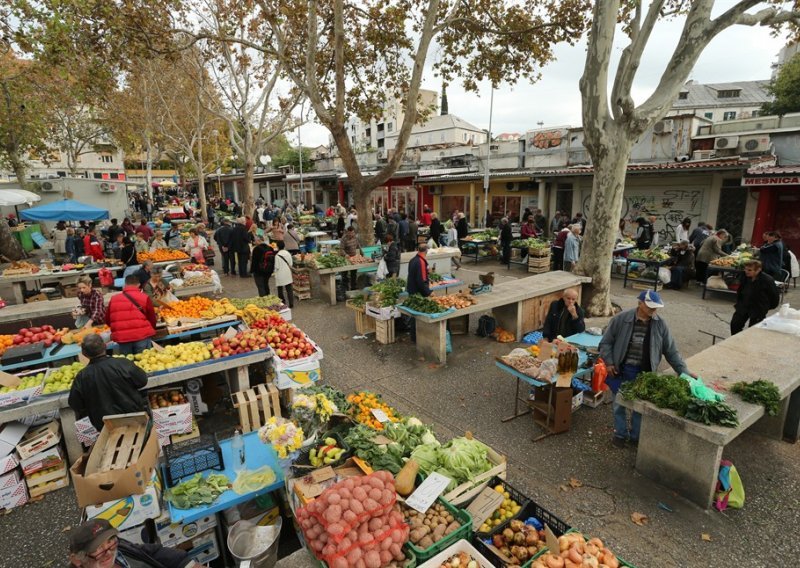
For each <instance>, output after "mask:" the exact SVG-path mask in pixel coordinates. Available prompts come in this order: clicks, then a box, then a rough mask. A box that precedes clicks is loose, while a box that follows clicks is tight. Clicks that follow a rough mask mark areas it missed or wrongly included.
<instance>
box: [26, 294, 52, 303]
mask: <svg viewBox="0 0 800 568" xmlns="http://www.w3.org/2000/svg"><path fill="white" fill-rule="evenodd" d="M49 299H50V298H48V297H47V294H42V293H41V292H40V293H38V294H36V295H35V296H31V297H30V298H27V299H26V300H25V303H26V304H32V303H34V302H46V301H47V300H49Z"/></svg>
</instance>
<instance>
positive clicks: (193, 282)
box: [181, 273, 214, 288]
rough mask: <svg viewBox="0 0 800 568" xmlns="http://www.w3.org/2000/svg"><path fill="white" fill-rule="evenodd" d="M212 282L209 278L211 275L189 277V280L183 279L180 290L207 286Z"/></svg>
mask: <svg viewBox="0 0 800 568" xmlns="http://www.w3.org/2000/svg"><path fill="white" fill-rule="evenodd" d="M213 282H214V280H213V279H212V278H211V274H208V273H206V274H202V275H200V276H190V277H189V278H184V279H183V286H181V287H182V288H191V287H192V286H208V285H209V284H212V283H213Z"/></svg>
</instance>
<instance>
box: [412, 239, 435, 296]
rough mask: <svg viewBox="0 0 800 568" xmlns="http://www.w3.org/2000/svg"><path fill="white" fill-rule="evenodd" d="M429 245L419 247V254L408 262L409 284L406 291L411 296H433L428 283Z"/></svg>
mask: <svg viewBox="0 0 800 568" xmlns="http://www.w3.org/2000/svg"><path fill="white" fill-rule="evenodd" d="M427 253H428V245H419V246H418V247H417V254H415V255H414V256H413V257H412V258H411V260H410V261H408V283H407V284H406V291H407V292H408V293H409V294H421V295H423V296H425V297H426V298H427V297H428V296H430V295H431V287H430V283H429V281H428V259H427V258H426V254H427Z"/></svg>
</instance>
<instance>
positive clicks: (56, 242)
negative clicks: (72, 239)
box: [53, 229, 67, 254]
mask: <svg viewBox="0 0 800 568" xmlns="http://www.w3.org/2000/svg"><path fill="white" fill-rule="evenodd" d="M53 252H54V253H55V254H67V230H66V229H53Z"/></svg>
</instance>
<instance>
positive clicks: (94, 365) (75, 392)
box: [67, 356, 147, 432]
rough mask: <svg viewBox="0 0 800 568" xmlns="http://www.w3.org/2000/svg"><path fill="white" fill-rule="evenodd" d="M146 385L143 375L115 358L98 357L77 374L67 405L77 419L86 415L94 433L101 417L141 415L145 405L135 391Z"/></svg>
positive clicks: (98, 428)
mask: <svg viewBox="0 0 800 568" xmlns="http://www.w3.org/2000/svg"><path fill="white" fill-rule="evenodd" d="M146 385H147V373H145V372H144V371H143V370H142V369H140V368H139V367H137V366H136V365H134V364H133V361H129V360H127V359H123V358H117V357H107V356H104V357H98V358H95V359H92V360H91V361H89V364H88V365H87V366H86V368H84V369H82V370H81V371H79V372H78V374H77V376H76V377H75V381H74V382H73V383H72V388H71V389H70V391H69V398H68V399H67V400H68V403H69V406H70V407H71V408H72V409H73V410H74V411H75V412H76V413H77V414H78V416H81V417H83V416H88V417H89V421H90V422H91V423H92V426H94V427H95V428H96V429H97V431H98V432H99V431H100V430H102V429H103V417H104V416H109V415H113V414H129V413H131V412H144V411H146V410H147V402H146V399H145V396H144V393H143V392H142V391H140V390H139V389H141V388H143V387H145V386H146Z"/></svg>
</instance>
